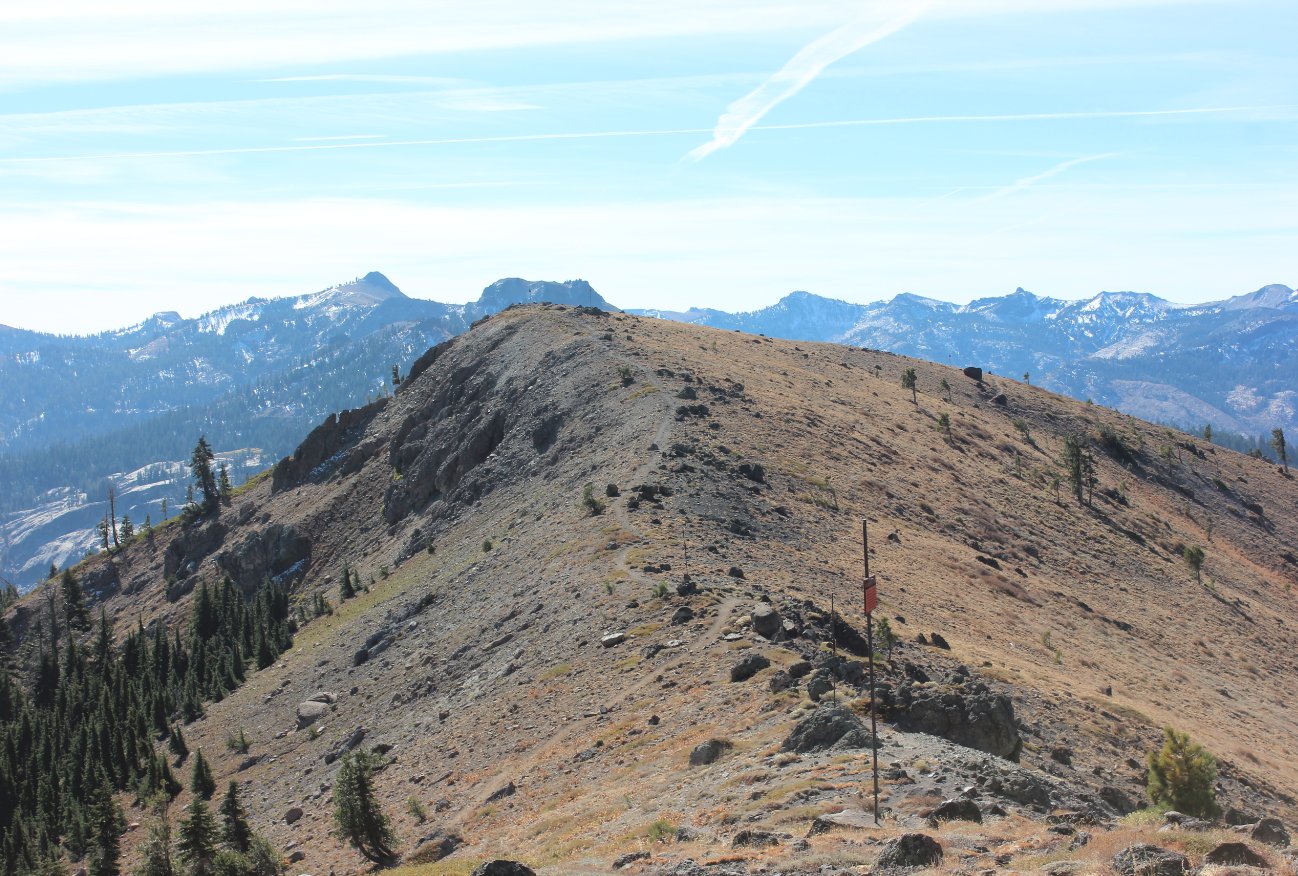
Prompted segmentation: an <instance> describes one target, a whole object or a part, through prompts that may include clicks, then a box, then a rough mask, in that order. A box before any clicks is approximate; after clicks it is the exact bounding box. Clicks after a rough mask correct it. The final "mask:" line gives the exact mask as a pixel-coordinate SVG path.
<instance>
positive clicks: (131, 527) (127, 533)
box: [122, 514, 135, 541]
mask: <svg viewBox="0 0 1298 876" xmlns="http://www.w3.org/2000/svg"><path fill="white" fill-rule="evenodd" d="M134 536H135V524H134V523H132V522H131V515H129V514H123V515H122V541H130V540H131V539H132V538H133V537H134Z"/></svg>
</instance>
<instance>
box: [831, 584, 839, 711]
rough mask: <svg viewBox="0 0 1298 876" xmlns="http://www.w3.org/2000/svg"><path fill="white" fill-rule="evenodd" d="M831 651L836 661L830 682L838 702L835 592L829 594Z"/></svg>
mask: <svg viewBox="0 0 1298 876" xmlns="http://www.w3.org/2000/svg"><path fill="white" fill-rule="evenodd" d="M829 651H830V653H831V654H832V655H833V658H834V662H833V663H831V664H830V666H831V667H832V668H831V669H830V671H829V683H830V685H832V687H831V690H833V692H834V703H835V705H837V704H838V682H837V681H836V678H837V675H838V615H837V614H835V613H834V594H832V593H831V594H829Z"/></svg>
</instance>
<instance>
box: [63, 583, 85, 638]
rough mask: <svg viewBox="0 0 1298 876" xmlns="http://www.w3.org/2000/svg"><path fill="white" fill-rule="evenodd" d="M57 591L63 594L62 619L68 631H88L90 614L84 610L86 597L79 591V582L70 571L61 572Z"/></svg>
mask: <svg viewBox="0 0 1298 876" xmlns="http://www.w3.org/2000/svg"><path fill="white" fill-rule="evenodd" d="M59 590H60V592H61V593H62V594H63V618H64V620H65V621H66V622H67V625H68V628H69V629H75V630H88V629H90V612H89V611H87V610H86V597H85V594H84V593H83V592H82V590H81V582H79V581H78V580H77V576H76V575H74V574H72V570H71V569H64V570H63V577H62V578H61V579H60V580H59Z"/></svg>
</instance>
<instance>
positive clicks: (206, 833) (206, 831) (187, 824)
mask: <svg viewBox="0 0 1298 876" xmlns="http://www.w3.org/2000/svg"><path fill="white" fill-rule="evenodd" d="M185 812H186V813H187V814H188V817H187V818H182V819H181V820H180V829H179V830H178V831H177V841H176V851H177V852H178V853H179V855H180V861H181V863H183V864H184V865H185V872H186V873H188V874H190V876H208V874H210V873H211V872H212V869H213V868H212V860H213V858H215V857H216V838H217V831H216V820H215V819H214V818H212V813H211V811H210V810H209V809H208V808H207V804H206V803H204V802H203V800H202V799H201V798H199V797H195V798H194V799H193V800H192V801H191V802H190V804H189V805H188V806H186V807H185Z"/></svg>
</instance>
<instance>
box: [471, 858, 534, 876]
mask: <svg viewBox="0 0 1298 876" xmlns="http://www.w3.org/2000/svg"><path fill="white" fill-rule="evenodd" d="M473 876H536V871H535V870H533V869H532V868H531V867H529V866H527V865H526V864H520V863H519V862H518V861H488V862H487V863H485V864H483V865H481V866H480V867H478V869H476V870H474V871H473Z"/></svg>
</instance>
